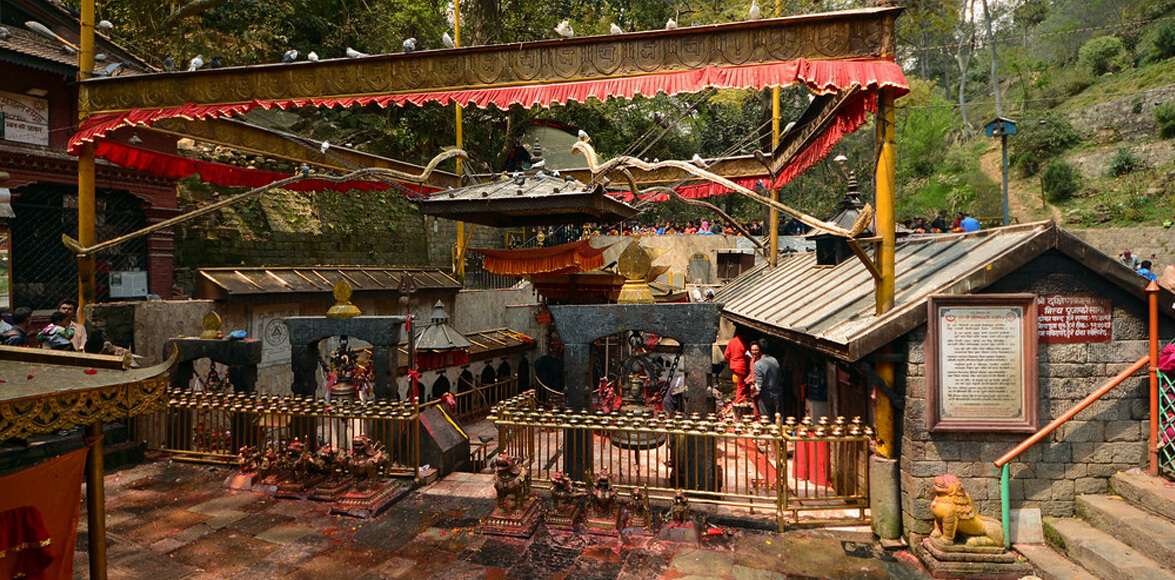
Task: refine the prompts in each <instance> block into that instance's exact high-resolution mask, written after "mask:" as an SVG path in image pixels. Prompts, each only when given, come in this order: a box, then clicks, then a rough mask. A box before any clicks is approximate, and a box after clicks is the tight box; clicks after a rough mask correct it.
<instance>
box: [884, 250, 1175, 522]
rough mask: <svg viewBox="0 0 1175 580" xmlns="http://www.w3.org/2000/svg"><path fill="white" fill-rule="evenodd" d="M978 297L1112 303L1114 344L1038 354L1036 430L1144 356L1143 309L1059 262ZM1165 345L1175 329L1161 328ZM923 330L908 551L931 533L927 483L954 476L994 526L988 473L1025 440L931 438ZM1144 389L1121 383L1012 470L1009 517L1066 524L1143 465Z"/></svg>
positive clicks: (1030, 269)
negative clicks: (1020, 295) (1088, 499)
mask: <svg viewBox="0 0 1175 580" xmlns="http://www.w3.org/2000/svg"><path fill="white" fill-rule="evenodd" d="M983 292H984V293H1012V292H1030V293H1035V294H1046V293H1065V294H1078V293H1092V294H1097V295H1099V296H1102V297H1106V298H1109V299H1110V300H1111V301H1112V303H1113V307H1114V311H1113V317H1114V322H1113V341H1112V342H1109V343H1103V344H1070V345H1061V344H1041V345H1040V349H1039V360H1038V364H1039V372H1040V378H1039V386H1040V389H1039V393H1040V402H1039V423H1040V426H1041V427H1043V426H1044V425H1046V424H1048V422H1049V421H1052V420H1053V418H1055V417H1057V416H1058V415H1060V414H1062V413H1064V412H1065V411H1067V410H1068V409H1070V408H1072V407H1073V406H1074V405H1075V404H1076V403H1077V402H1078V401H1080V400H1081V399H1082V398H1084V397H1085V396H1086V395H1088V394H1089V393H1090V392H1091V391H1093V390H1094V389H1096V388H1098V387H1099V386H1101V385H1103V384H1105V383H1106V381H1107V380H1108V379H1109V378H1111V377H1113V376H1114V375H1116V374H1117V373H1118V372H1120V371H1121V370H1123V369H1124V368H1126V367H1128V366H1129V365H1130V363H1133V362H1134V361H1136V360H1138V358H1139V357H1140V356H1143V355H1144V354H1146V351H1147V342H1146V324H1145V310H1144V306H1143V303H1142V302H1141V300H1139V299H1138V298H1135V297H1134V296H1132V295H1129V294H1127V293H1125V292H1124V291H1122V290H1120V289H1119V288H1118V287H1116V286H1113V285H1111V284H1110V283H1108V282H1106V281H1105V280H1104V279H1102V278H1100V277H1099V276H1097V275H1096V274H1094V273H1093V272H1092V271H1090V270H1088V269H1086V268H1085V267H1083V266H1081V265H1080V264H1078V263H1076V262H1074V261H1073V260H1071V259H1069V258H1067V257H1064V256H1062V255H1061V254H1058V253H1056V252H1050V253H1047V254H1045V255H1043V256H1041V257H1039V258H1037V259H1036V260H1034V261H1032V262H1030V263H1029V264H1027V265H1026V266H1025V267H1023V268H1021V269H1020V270H1018V271H1016V272H1014V273H1012V274H1010V275H1008V276H1006V277H1004V278H1003V279H1001V280H999V281H998V282H997V283H996V284H994V285H993V286H991V287H989V288H987V289H985V290H984V291H983ZM1163 322H1164V325H1163V328H1162V330H1161V332H1162V336H1164V337H1170V336H1172V333H1173V332H1175V325H1172V324H1171V322H1172V321H1171V320H1170V319H1166V320H1164V321H1163ZM925 339H926V327H925V325H923V326H922V327H920V328H918V329H917V330H915V331H913V332H911V333H909V334H908V335H907V336H906V337H905V341H904V342H905V345H906V356H907V365H906V369H905V377H904V383H905V389H906V393H905V408H904V409H903V412H902V415H903V425H902V443H901V463H900V468H901V488H902V515H903V526H904V529H905V532H906V534H907V537H908V538H910V539H911V542H912V543H913V541H914V540H916V539H917V536H919V535H922V534H927V533H929V532H930V530H931V527H932V524H933V521H932V516H931V514H930V511H929V508H930V489H931V482H932V479H933V478H934V477H935V476H937V475H939V474H942V473H953V474H955V475H958V476H959V477H961V478H962V479H963V482H964V484H965V485H966V487H967V490H968V491H969V492H970V494H971V497H972V499H974V500H975V502H976V504H977V507H978V508H979V510H980V513H982V514H984V515H988V516H992V517H999V512H1000V492H999V473H998V471H997V470H996V468H995V466H994V465H993V464H992V462H993V461H995V460H996V459H997V458H998V457H999V456H1001V455H1003V454H1004V453H1006V452H1007V451H1009V450H1010V449H1012V448H1013V447H1014V446H1015V445H1016V444H1018V443H1019V442H1021V441H1023V440H1024V438H1025V437H1027V435H1026V434H1023V433H1015V434H1003V433H929V432H927V430H926V417H927V407H926V383H925V363H926V361H925V358H924V355H923V353H924V347H925ZM1146 397H1147V381H1146V377H1145V375H1138V376H1137V377H1134V378H1131V379H1129V380H1127V381H1126V382H1125V383H1123V384H1122V385H1120V386H1119V387H1118V388H1117V389H1115V390H1113V391H1111V392H1110V393H1109V394H1107V395H1106V396H1105V397H1104V398H1103V399H1102V400H1100V401H1097V402H1095V403H1094V404H1093V405H1092V406H1091V407H1089V408H1088V409H1086V410H1085V411H1083V412H1081V413H1080V414H1078V415H1077V416H1076V417H1075V418H1074V420H1072V421H1070V422H1069V423H1067V424H1065V425H1064V426H1063V427H1062V428H1061V429H1059V430H1058V431H1057V432H1055V433H1054V434H1053V435H1052V436H1051V437H1049V438H1048V439H1047V440H1045V441H1042V442H1041V443H1039V444H1037V445H1036V446H1035V447H1033V448H1031V449H1029V450H1028V451H1026V452H1025V453H1024V454H1023V455H1021V456H1020V458H1019V459H1018V460H1017V461H1015V462H1013V463H1011V464H1010V473H1011V480H1010V490H1009V492H1010V497H1011V501H1012V508H1013V509H1018V508H1040V509H1041V511H1042V512H1043V513H1044V515H1046V516H1070V515H1072V514H1073V509H1074V498H1075V496H1076V495H1079V494H1093V493H1104V492H1105V491H1106V489H1107V481H1108V479H1109V477H1110V476H1112V475H1113V474H1114V473H1116V472H1118V471H1119V470H1123V469H1127V468H1130V467H1136V466H1140V465H1142V464H1143V463H1144V462H1145V461H1146V419H1147V398H1146Z"/></svg>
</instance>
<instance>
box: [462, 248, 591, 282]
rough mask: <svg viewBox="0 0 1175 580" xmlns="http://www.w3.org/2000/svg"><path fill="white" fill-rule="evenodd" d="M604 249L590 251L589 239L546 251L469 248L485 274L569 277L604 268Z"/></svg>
mask: <svg viewBox="0 0 1175 580" xmlns="http://www.w3.org/2000/svg"><path fill="white" fill-rule="evenodd" d="M606 249H607V247H604V248H593V247H592V245H591V242H590V241H589V240H580V241H578V242H571V243H567V244H560V245H558V246H550V247H547V248H520V249H516V250H496V249H487V248H470V251H471V252H477V253H478V254H481V255H482V256H483V257H484V258H485V262H484V264H483V267H484V268H485V269H486V271H487V272H492V273H494V274H506V275H510V276H526V275H530V274H552V273H560V274H570V273H574V272H587V271H590V270H598V269H600V268H602V267H604V250H606Z"/></svg>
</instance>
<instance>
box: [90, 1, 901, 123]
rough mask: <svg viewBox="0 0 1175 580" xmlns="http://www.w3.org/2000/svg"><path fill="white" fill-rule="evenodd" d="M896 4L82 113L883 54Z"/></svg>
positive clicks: (386, 58)
mask: <svg viewBox="0 0 1175 580" xmlns="http://www.w3.org/2000/svg"><path fill="white" fill-rule="evenodd" d="M900 12H901V9H900V8H894V7H880V8H866V9H861V10H847V11H841V12H829V13H823V14H810V15H803V16H790V17H786V18H769V19H764V20H749V21H745V22H734V23H729V24H715V25H707V26H692V27H687V28H679V29H675V30H654V31H646V32H632V33H627V34H616V35H607V36H588V37H582V38H570V39H555V40H542V41H538V42H526V43H515V44H504V45H491V46H472V47H467V48H466V47H463V48H455V49H444V50H425V51H419V52H414V53H411V54H385V55H378V56H370V57H363V58H355V59H348V58H341V59H329V60H323V61H319V62H297V63H290V64H266V65H256V66H246V67H230V68H220V69H206V70H199V71H194V72H168V73H152V74H142V75H128V76H119V77H109V78H100V79H91V80H87V81H84V82H82V83H81V87H82V90H81V91H80V99H81V103H80V105H81V110H83V111H88V112H89V113H90V114H97V113H103V112H113V111H122V110H127V109H142V108H157V107H170V106H178V105H184V104H200V105H206V104H215V103H240V102H246V101H251V100H271V99H311V98H326V97H349V96H363V95H387V94H396V93H411V92H421V91H441V90H454V89H462V90H466V89H482V88H491V87H504V86H519V85H528V86H535V85H542V84H550V83H563V82H572V81H589V80H602V79H612V78H623V77H634V76H642V75H647V74H652V73H661V72H672V71H681V70H694V69H699V68H703V67H707V66H737V65H744V64H763V63H771V62H780V61H786V60H792V59H797V58H809V59H845V58H870V57H873V58H875V57H881V56H892V55H893V54H894V36H895V33H894V22H895V20H896V18H897V15H898V14H899V13H900Z"/></svg>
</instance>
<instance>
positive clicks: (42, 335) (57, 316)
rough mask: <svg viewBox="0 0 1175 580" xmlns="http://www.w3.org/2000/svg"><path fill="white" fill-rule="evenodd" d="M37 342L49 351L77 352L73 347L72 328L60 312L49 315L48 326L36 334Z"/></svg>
mask: <svg viewBox="0 0 1175 580" xmlns="http://www.w3.org/2000/svg"><path fill="white" fill-rule="evenodd" d="M37 341H38V342H40V343H41V344H43V345H45V347H47V348H49V349H51V350H70V351H72V350H77V349H75V348H74V346H73V328H71V327H70V326H69V323H68V321H67V320H66V316H65V314H63V313H61V312H54V313H53V314H51V315H49V325H48V326H46V327H45V328H44V329H42V330H41V332H39V333H38V334H37Z"/></svg>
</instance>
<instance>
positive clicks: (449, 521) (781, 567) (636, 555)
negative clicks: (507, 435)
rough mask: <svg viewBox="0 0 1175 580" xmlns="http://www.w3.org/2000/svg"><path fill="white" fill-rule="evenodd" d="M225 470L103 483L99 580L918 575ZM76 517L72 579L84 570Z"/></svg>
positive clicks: (174, 469)
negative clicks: (382, 501) (232, 486)
mask: <svg viewBox="0 0 1175 580" xmlns="http://www.w3.org/2000/svg"><path fill="white" fill-rule="evenodd" d="M229 472H230V470H229V469H227V468H223V467H208V466H198V465H191V464H183V463H173V462H168V461H159V462H154V463H147V464H143V465H140V466H137V467H134V468H131V469H128V470H124V471H120V472H117V473H113V474H110V475H108V476H107V478H106V481H107V483H106V485H107V524H108V525H107V528H108V535H107V537H108V542H109V547H108V556H109V560H110V564H109V568H108V572H109V577H110V578H112V579H119V578H144V579H149V580H165V579H167V580H170V579H173V578H250V579H257V578H277V577H283V578H287V577H288V578H306V579H312V580H327V579H330V578H345V579H347V580H368V579H378V578H444V579H445V580H458V579H461V578H524V579H528V578H569V579H576V580H579V579H586V580H590V579H595V578H600V579H613V578H623V579H629V578H631V579H641V578H724V579H737V580H744V579H746V580H750V579H767V578H838V579H839V578H925V577H926V576H925V572H923V571H922V570H921V569H920V567H919V566H918V565H917V564H915V563H913V561H912V558H911V557H910V556H909V555H908V554H907V553H905V552H899V553H896V554H889V553H885V552H882V551H881V550H880V549H878V548H876V547H875V546H874V545H873V544H871V543H869V542H868V541H863V540H865V536H864V535H863V534H861V533H860V532H834V531H828V530H801V531H790V532H788V533H785V534H777V533H772V532H763V531H752V530H733V531H732V533H731V534H727V535H722V536H716V537H715V539H707V540H705V541H704V542H702V544H700V545H699V544H695V543H680V542H667V541H660V540H654V539H650V538H635V537H634V538H629V539H628V540H627V541H626V542H624V543H621V542H620V541H618V540H615V539H604V538H599V537H595V536H589V535H587V534H578V535H577V534H555V535H552V534H548V533H547V532H546V531H545V530H544V529H543V528H542V527H540V529H539V531H538V532H537V533H536V534H535V536H534V537H533V538H531V539H529V540H519V539H512V538H501V537H493V536H483V535H481V534H479V533H477V525H478V522H479V520H480V519H481V518H483V517H485V516H486V515H488V514H489V513H490V511H491V510H492V509H493V490H492V489H491V488H490V487H489V485H488V478H487V476H485V475H473V474H453V475H450V476H449V477H447V478H445V479H443V480H441V481H439V482H436V483H434V484H432V485H430V486H427V487H424V488H421V489H419V490H417V491H415V492H413V493H411V494H410V495H408V496H407V497H405V498H404V499H402V500H401V501H399V502H398V503H396V504H395V505H393V506H392V507H391V508H389V509H388V511H387V512H385V513H383V514H382V515H380V516H379V517H376V518H374V519H371V520H359V519H354V518H348V517H344V516H332V515H329V514H328V509H329V506H328V505H327V504H322V503H315V502H310V501H297V500H275V499H273V498H271V497H269V496H266V495H263V494H258V493H252V492H232V491H228V490H225V489H224V488H223V487H222V482H223V480H224V478H225V476H226V475H227V474H228V473H229ZM85 550H86V534H85V517H84V515H83V517H82V523H81V530H80V531H79V540H78V551H77V553H76V555H75V565H74V571H75V577H78V578H85V577H86V570H87V568H86V567H87V558H86V551H85Z"/></svg>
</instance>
